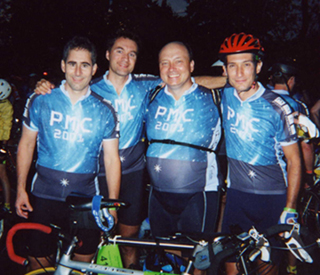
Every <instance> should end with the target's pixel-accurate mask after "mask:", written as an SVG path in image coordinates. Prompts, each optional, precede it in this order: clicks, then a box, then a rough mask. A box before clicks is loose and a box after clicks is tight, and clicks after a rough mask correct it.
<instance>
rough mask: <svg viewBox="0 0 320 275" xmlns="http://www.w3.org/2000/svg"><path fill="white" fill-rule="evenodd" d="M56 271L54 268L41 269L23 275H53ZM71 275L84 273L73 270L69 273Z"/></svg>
mask: <svg viewBox="0 0 320 275" xmlns="http://www.w3.org/2000/svg"><path fill="white" fill-rule="evenodd" d="M55 271H56V269H55V268H54V267H46V268H45V270H44V269H43V268H39V269H36V270H32V271H30V272H28V273H26V274H25V275H41V274H47V275H48V274H49V275H54V272H55ZM71 274H72V275H73V274H74V275H84V273H82V272H80V271H75V270H73V271H72V272H71Z"/></svg>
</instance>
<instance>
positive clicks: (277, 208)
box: [222, 189, 287, 265]
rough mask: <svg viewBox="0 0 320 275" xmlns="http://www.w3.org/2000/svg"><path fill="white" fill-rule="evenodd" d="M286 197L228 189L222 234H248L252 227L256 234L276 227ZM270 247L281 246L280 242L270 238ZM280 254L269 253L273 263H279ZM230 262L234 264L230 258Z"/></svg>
mask: <svg viewBox="0 0 320 275" xmlns="http://www.w3.org/2000/svg"><path fill="white" fill-rule="evenodd" d="M286 200H287V195H286V194H283V195H259V194H252V193H246V192H241V191H238V190H235V189H228V191H227V201H226V207H225V210H224V216H223V222H222V233H226V234H230V233H233V234H239V233H241V232H243V231H246V232H248V231H249V230H250V228H252V226H254V227H255V228H256V229H257V230H258V232H262V231H263V230H266V229H267V228H269V227H271V226H273V225H276V224H277V223H278V221H279V218H280V215H281V213H282V211H283V208H284V207H285V205H286ZM269 241H270V244H271V245H272V246H281V242H279V241H277V240H276V239H275V238H271V239H270V240H269ZM279 252H281V251H280V250H277V249H275V250H274V251H273V252H272V253H271V258H272V260H273V263H274V264H276V265H278V264H280V262H281V256H282V255H281V254H282V253H279ZM229 261H230V262H235V258H234V257H233V258H231V259H230V260H229Z"/></svg>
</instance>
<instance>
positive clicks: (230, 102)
mask: <svg viewBox="0 0 320 275" xmlns="http://www.w3.org/2000/svg"><path fill="white" fill-rule="evenodd" d="M259 86H260V87H259V89H258V91H257V92H256V93H255V94H254V95H252V96H251V97H249V98H248V99H247V100H245V101H242V100H241V99H240V98H239V96H238V93H237V92H236V90H235V89H234V88H233V87H231V86H230V85H228V86H226V87H225V89H224V91H223V93H222V114H223V128H224V131H225V139H226V149H227V156H228V163H229V175H228V185H229V187H230V188H233V189H237V190H239V191H243V192H249V193H256V194H284V193H285V192H286V163H285V161H284V154H283V151H282V146H288V145H290V144H293V143H295V142H297V136H296V130H295V126H294V123H293V116H292V115H291V108H290V106H289V105H288V104H287V102H286V101H285V100H283V98H282V97H281V96H279V95H277V94H276V93H273V92H272V91H269V90H265V88H264V87H263V86H262V85H261V83H259Z"/></svg>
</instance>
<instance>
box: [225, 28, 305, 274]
mask: <svg viewBox="0 0 320 275" xmlns="http://www.w3.org/2000/svg"><path fill="white" fill-rule="evenodd" d="M263 51H264V49H263V47H262V46H261V44H260V41H259V39H257V38H255V37H253V36H252V35H248V34H245V33H240V34H233V35H231V36H230V37H228V38H226V39H225V41H224V42H223V43H222V45H221V47H220V57H221V60H223V62H224V70H225V72H226V74H227V78H228V83H229V85H227V86H226V87H225V88H224V90H223V93H222V117H223V128H224V131H225V140H226V149H227V157H228V165H229V170H228V171H229V173H228V191H227V202H226V208H225V213H224V218H223V225H222V232H225V233H230V232H231V231H232V229H233V228H234V229H235V228H237V227H241V230H243V231H247V230H249V229H250V228H251V227H252V226H255V227H256V228H257V230H258V231H261V230H263V229H267V228H268V227H270V226H272V225H275V224H277V222H278V221H279V222H281V223H290V222H294V221H296V219H297V213H296V207H297V197H298V193H299V188H300V181H301V158H300V153H299V146H298V143H297V135H296V131H295V126H294V119H293V116H292V112H291V109H290V107H289V106H288V104H287V103H286V102H285V101H284V100H283V99H282V98H281V97H280V96H278V95H277V94H275V93H274V92H272V91H270V90H266V89H265V88H264V87H263V86H262V85H261V83H260V82H257V80H256V78H257V75H258V74H259V73H260V71H261V68H262V59H261V58H262V56H263ZM284 157H285V159H286V161H285V160H284ZM241 232H242V231H241ZM234 261H235V259H232V260H231V262H228V263H227V264H226V271H227V274H238V270H237V268H236V264H235V262H234ZM263 268H265V266H262V267H261V269H263ZM277 272H278V269H277V267H276V266H271V268H269V270H268V274H276V273H277Z"/></svg>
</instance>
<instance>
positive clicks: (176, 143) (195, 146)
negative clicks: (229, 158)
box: [149, 139, 215, 153]
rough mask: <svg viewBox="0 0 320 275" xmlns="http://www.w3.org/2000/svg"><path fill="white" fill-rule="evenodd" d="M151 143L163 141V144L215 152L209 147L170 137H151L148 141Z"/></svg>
mask: <svg viewBox="0 0 320 275" xmlns="http://www.w3.org/2000/svg"><path fill="white" fill-rule="evenodd" d="M152 143H165V144H174V145H181V146H186V147H191V148H194V149H198V150H202V151H207V152H210V153H215V151H214V150H212V149H209V148H207V147H203V146H199V145H194V144H191V143H186V142H180V141H175V140H172V139H151V140H150V141H149V144H152Z"/></svg>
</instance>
